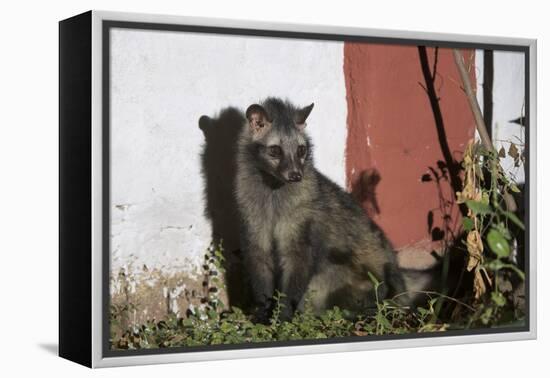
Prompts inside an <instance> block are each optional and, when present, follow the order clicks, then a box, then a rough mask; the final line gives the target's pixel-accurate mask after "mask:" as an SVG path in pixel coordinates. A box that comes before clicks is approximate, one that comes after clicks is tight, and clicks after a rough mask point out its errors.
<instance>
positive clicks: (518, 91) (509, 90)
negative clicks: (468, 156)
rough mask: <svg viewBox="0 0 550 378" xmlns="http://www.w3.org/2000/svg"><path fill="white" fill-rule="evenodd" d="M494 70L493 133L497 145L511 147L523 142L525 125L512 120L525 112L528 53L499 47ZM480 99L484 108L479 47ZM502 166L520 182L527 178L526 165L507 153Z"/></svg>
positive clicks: (478, 98) (478, 85)
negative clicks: (518, 163)
mask: <svg viewBox="0 0 550 378" xmlns="http://www.w3.org/2000/svg"><path fill="white" fill-rule="evenodd" d="M493 60H494V74H493V124H492V137H493V143H494V145H495V147H496V149H497V150H498V149H500V148H501V147H504V148H505V150H506V151H508V149H509V147H510V142H514V143H515V144H516V145H518V148H519V147H520V145H523V143H524V141H525V133H524V128H523V127H522V126H520V125H518V124H516V123H512V122H510V121H512V120H515V119H517V118H519V117H520V116H523V115H525V56H524V54H523V53H518V52H508V51H495V52H494V58H493ZM475 61H476V76H477V100H478V103H479V104H480V106H481V109H483V80H484V78H483V50H476V57H475ZM501 164H502V167H503V168H504V170H505V172H507V173H508V174H509V175H510V176H511V177H512V178H515V180H516V181H517V182H518V183H523V182H524V181H525V171H524V168H523V166H520V167H519V168H518V167H514V160H513V159H512V158H511V157H509V156H506V158H505V159H502V160H501Z"/></svg>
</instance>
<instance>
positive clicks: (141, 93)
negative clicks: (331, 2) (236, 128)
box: [111, 29, 347, 271]
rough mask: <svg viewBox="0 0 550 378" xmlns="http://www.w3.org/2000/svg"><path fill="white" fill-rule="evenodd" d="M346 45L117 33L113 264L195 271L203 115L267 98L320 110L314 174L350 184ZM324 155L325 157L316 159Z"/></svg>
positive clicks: (204, 226)
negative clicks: (346, 163) (347, 169)
mask: <svg viewBox="0 0 550 378" xmlns="http://www.w3.org/2000/svg"><path fill="white" fill-rule="evenodd" d="M342 64H343V44H342V43H339V42H324V41H323V42H321V41H305V40H284V39H273V38H272V39H268V38H257V37H235V36H221V35H208V34H191V33H181V32H159V31H137V30H129V29H115V30H113V31H112V39H111V236H112V238H111V266H112V269H113V270H114V271H116V270H118V269H119V268H120V267H122V266H127V265H128V264H129V263H131V264H133V266H134V267H141V266H142V265H143V264H146V265H147V266H148V267H156V268H161V269H163V270H174V269H177V270H191V269H193V268H194V267H195V266H197V264H199V263H200V261H201V258H202V255H203V253H204V250H205V248H206V247H207V246H208V244H209V242H210V237H211V229H210V225H209V222H208V220H207V219H206V218H205V217H204V215H203V213H204V202H203V182H202V179H201V175H200V156H199V154H200V151H201V145H202V143H203V140H204V137H203V133H202V131H201V130H200V129H199V127H198V120H199V117H200V116H202V115H208V116H212V117H213V116H215V115H216V113H217V112H218V111H220V110H221V109H222V108H225V107H227V106H237V107H239V108H241V109H245V108H246V107H247V106H248V105H250V104H251V103H254V102H257V101H258V100H260V99H262V98H264V97H266V96H268V95H274V96H281V97H288V98H289V99H291V100H292V101H293V102H295V103H297V104H303V105H307V104H309V103H311V102H315V108H314V110H313V112H312V114H311V116H310V118H309V120H308V129H309V132H310V134H311V136H312V138H313V142H314V143H315V145H316V151H317V154H316V163H317V166H318V167H319V168H320V169H321V170H322V171H323V172H324V173H326V174H328V176H330V177H331V178H332V179H334V180H335V181H336V182H337V183H339V184H340V185H344V183H345V170H344V148H345V138H346V115H347V105H346V98H345V95H346V90H345V84H344V75H343V68H342ZM320 152H322V153H320Z"/></svg>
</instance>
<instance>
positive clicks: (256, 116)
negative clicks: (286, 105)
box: [246, 104, 271, 139]
mask: <svg viewBox="0 0 550 378" xmlns="http://www.w3.org/2000/svg"><path fill="white" fill-rule="evenodd" d="M246 119H247V120H248V126H249V130H250V133H251V134H252V137H253V138H255V139H257V138H259V137H261V136H262V135H263V134H264V133H265V132H266V130H268V129H269V128H270V127H271V122H270V121H269V119H268V117H267V112H266V111H265V109H264V108H263V107H262V106H261V105H258V104H252V105H250V106H249V107H248V109H246Z"/></svg>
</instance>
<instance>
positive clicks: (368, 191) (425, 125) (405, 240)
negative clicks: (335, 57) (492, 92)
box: [344, 43, 475, 252]
mask: <svg viewBox="0 0 550 378" xmlns="http://www.w3.org/2000/svg"><path fill="white" fill-rule="evenodd" d="M424 51H425V55H424V56H425V57H427V60H425V63H426V64H424V66H423V65H422V58H421V57H422V52H421V51H420V49H419V48H417V47H414V46H393V45H380V44H366V43H346V44H345V47H344V73H345V80H346V89H347V102H348V137H347V146H346V175H347V180H348V183H347V184H348V189H349V190H351V191H352V193H353V194H354V195H355V197H356V198H357V199H358V200H359V201H361V203H362V205H363V207H364V208H365V209H366V211H367V212H368V213H369V215H370V216H371V217H372V218H373V219H374V220H375V222H376V223H377V224H378V225H379V226H381V228H382V229H383V230H384V231H385V233H386V234H387V235H388V237H389V238H390V240H391V241H392V242H393V244H394V246H395V247H396V248H398V249H402V250H407V249H409V250H415V251H422V252H431V251H432V249H437V248H438V246H440V243H441V241H436V242H433V237H435V239H438V238H439V237H440V236H441V235H439V234H438V232H437V228H439V229H441V230H443V229H444V227H443V222H444V221H443V218H444V216H445V215H448V216H450V221H451V223H452V224H454V225H456V224H457V222H458V221H460V219H459V218H460V215H459V210H458V207H457V206H456V205H455V204H454V203H453V200H454V195H453V191H454V190H453V189H452V188H451V183H450V182H449V180H448V179H445V177H444V176H442V178H441V181H440V185H439V186H438V185H437V183H436V180H435V175H434V174H433V172H431V171H430V168H429V167H432V168H434V169H435V171H436V172H437V173H438V175H443V173H444V172H442V171H441V169H440V168H441V167H443V166H442V165H441V163H439V165H438V161H439V162H444V163H445V164H446V163H447V162H448V161H449V159H451V160H452V159H455V160H456V161H460V160H461V156H462V152H463V150H464V147H465V146H466V144H467V142H468V140H470V139H471V138H473V136H474V129H475V124H474V120H473V117H472V113H471V111H470V108H469V106H468V103H467V100H466V97H465V95H464V92H463V90H462V89H461V87H460V78H459V75H458V71H457V70H456V67H455V64H454V61H453V58H452V52H451V50H449V49H437V50H436V49H434V48H427V49H425V50H424ZM436 57H437V58H436ZM464 57H465V61H466V63H467V64H469V65H470V66H471V67H475V66H474V61H473V57H474V52H473V51H465V52H464ZM423 67H424V71H423ZM434 71H435V75H434ZM425 74H427V75H428V82H430V81H431V79H430V77H435V79H434V80H433V89H434V93H435V95H436V96H435V97H433V99H434V104H432V103H431V102H430V96H429V95H428V93H429V89H430V88H429V84H427V83H426V77H425ZM472 80H473V82H474V83H475V73H474V72H473V69H472ZM437 108H439V110H438V109H437ZM438 111H439V115H440V119H438V118H437V117H438V116H439V115H438ZM434 114H435V115H434ZM438 124H439V129H438ZM440 141H444V142H443V143H441V142H440ZM445 144H447V147H445ZM445 151H448V154H447V159H446V158H445ZM451 157H452V158H451ZM443 171H445V169H443ZM427 175H429V176H427ZM446 176H447V178H448V177H449V174H448V173H447V175H446ZM428 179H431V181H427V180H428ZM430 212H432V219H433V221H432V222H431V228H430V221H429V219H428V218H429V217H430V216H429V213H430ZM434 229H435V231H433V230H434Z"/></svg>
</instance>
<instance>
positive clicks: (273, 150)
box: [267, 145, 283, 158]
mask: <svg viewBox="0 0 550 378" xmlns="http://www.w3.org/2000/svg"><path fill="white" fill-rule="evenodd" d="M267 151H268V153H269V155H271V156H273V157H277V158H278V157H281V155H282V154H283V150H282V149H281V147H280V146H276V145H274V146H269V147H268V148H267Z"/></svg>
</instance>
